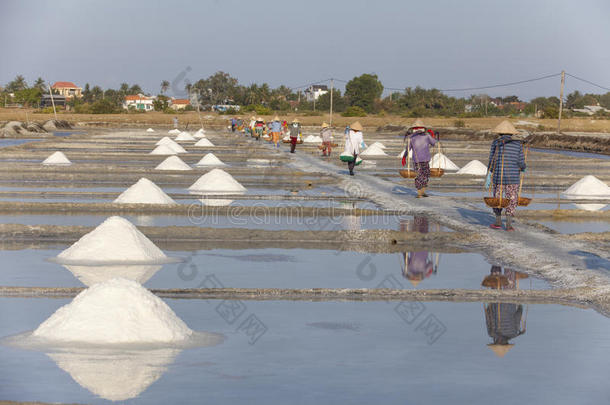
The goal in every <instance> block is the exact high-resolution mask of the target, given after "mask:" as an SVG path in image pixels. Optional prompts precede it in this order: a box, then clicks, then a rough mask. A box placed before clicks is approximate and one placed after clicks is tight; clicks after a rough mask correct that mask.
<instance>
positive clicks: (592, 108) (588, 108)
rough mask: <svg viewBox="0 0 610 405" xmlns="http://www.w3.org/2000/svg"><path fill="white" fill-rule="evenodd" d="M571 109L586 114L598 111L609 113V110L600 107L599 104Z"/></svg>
mask: <svg viewBox="0 0 610 405" xmlns="http://www.w3.org/2000/svg"><path fill="white" fill-rule="evenodd" d="M572 111H574V112H579V113H583V114H587V115H594V114H595V113H597V112H599V111H603V112H606V113H610V110H608V109H606V108H604V107H602V106H601V105H599V104H598V105H586V106H584V107H583V108H573V109H572Z"/></svg>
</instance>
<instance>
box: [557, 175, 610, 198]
mask: <svg viewBox="0 0 610 405" xmlns="http://www.w3.org/2000/svg"><path fill="white" fill-rule="evenodd" d="M563 195H565V196H566V197H568V198H583V199H595V198H608V197H610V187H608V185H607V184H606V183H604V182H603V181H601V180H600V179H598V178H597V177H595V176H591V175H588V176H585V177H583V178H582V179H580V180H578V181H577V182H576V183H574V184H572V186H570V188H568V189H567V190H566V191H564V192H563Z"/></svg>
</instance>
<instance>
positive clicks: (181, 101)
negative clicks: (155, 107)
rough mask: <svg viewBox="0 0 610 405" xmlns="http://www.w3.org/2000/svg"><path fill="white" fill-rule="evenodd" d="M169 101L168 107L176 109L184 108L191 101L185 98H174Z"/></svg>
mask: <svg viewBox="0 0 610 405" xmlns="http://www.w3.org/2000/svg"><path fill="white" fill-rule="evenodd" d="M170 103H171V104H170V107H171V108H172V109H173V110H176V111H178V110H184V109H185V108H186V107H188V106H189V105H191V101H190V100H188V99H186V98H175V99H173V100H170Z"/></svg>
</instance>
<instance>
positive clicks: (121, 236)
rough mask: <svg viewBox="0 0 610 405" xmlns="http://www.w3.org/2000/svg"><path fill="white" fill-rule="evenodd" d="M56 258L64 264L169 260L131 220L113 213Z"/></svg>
mask: <svg viewBox="0 0 610 405" xmlns="http://www.w3.org/2000/svg"><path fill="white" fill-rule="evenodd" d="M56 261H57V262H60V263H62V264H82V265H87V264H90V265H95V264H110V263H130V264H153V263H166V262H167V261H168V257H167V256H166V255H165V254H164V253H163V252H162V251H161V249H159V248H158V247H157V246H155V244H154V243H152V242H151V241H150V239H148V238H147V237H146V236H145V235H144V234H143V233H142V232H140V231H139V230H138V228H136V227H135V226H134V225H133V224H132V223H131V222H129V221H128V220H126V219H125V218H121V217H116V216H115V217H110V218H108V219H106V220H105V221H104V222H102V223H101V224H100V225H99V226H98V227H97V228H95V229H94V230H93V231H91V232H89V233H88V234H86V235H84V236H83V237H82V238H80V239H79V240H78V241H77V242H75V243H74V244H73V245H72V246H70V247H69V248H68V249H66V250H64V251H63V252H61V253H60V254H59V255H58V256H57V257H56Z"/></svg>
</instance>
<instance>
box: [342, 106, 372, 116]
mask: <svg viewBox="0 0 610 405" xmlns="http://www.w3.org/2000/svg"><path fill="white" fill-rule="evenodd" d="M341 115H342V116H344V117H366V111H364V109H363V108H362V107H358V106H357V105H355V106H351V107H347V108H346V109H345V112H344V113H343V114H341Z"/></svg>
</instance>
